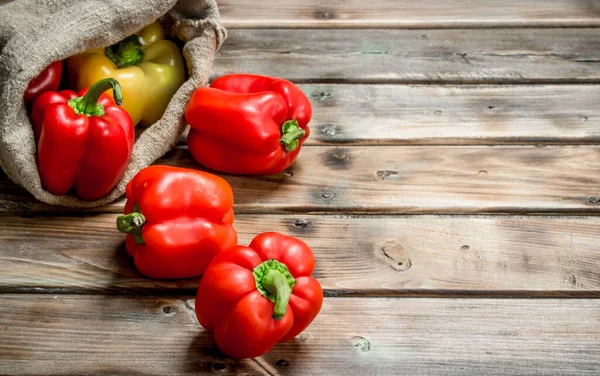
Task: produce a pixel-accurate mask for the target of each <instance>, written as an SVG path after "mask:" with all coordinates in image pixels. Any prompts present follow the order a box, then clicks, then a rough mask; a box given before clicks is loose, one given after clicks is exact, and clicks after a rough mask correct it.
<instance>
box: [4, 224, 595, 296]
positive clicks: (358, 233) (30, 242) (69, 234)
mask: <svg viewBox="0 0 600 376" xmlns="http://www.w3.org/2000/svg"><path fill="white" fill-rule="evenodd" d="M115 218H116V215H115V214H101V215H94V216H87V217H81V216H77V217H69V216H61V217H39V218H14V217H0V244H2V246H1V247H2V249H1V252H0V292H2V293H14V292H44V293H57V292H61V293H85V294H90V293H93V294H97V293H129V294H157V293H158V294H162V293H175V294H180V293H182V292H185V293H188V294H193V293H195V289H196V288H197V285H198V278H195V279H188V280H177V281H160V280H152V279H148V278H144V277H142V276H141V275H140V274H139V273H138V272H137V271H136V270H135V267H134V266H133V262H132V261H131V259H130V258H129V256H128V255H127V252H126V251H125V247H124V244H123V240H124V238H125V236H124V235H123V234H120V233H118V232H117V230H116V229H115ZM235 225H236V229H237V230H238V233H239V236H240V244H248V243H249V242H250V240H251V239H252V238H253V237H254V236H255V235H257V234H259V233H261V232H264V231H279V232H282V233H285V234H289V235H292V236H297V237H300V238H302V239H304V240H305V241H306V242H307V243H308V244H309V245H310V246H311V247H312V249H313V250H314V252H315V255H316V258H317V260H318V263H317V269H316V272H315V276H316V277H317V278H318V279H319V281H320V282H321V283H322V285H323V287H324V288H325V289H326V290H327V291H326V294H327V295H339V294H343V295H347V294H353V295H365V296H373V295H388V296H392V295H403V296H473V295H479V296H519V297H542V296H543V297H583V296H587V297H600V271H599V270H598V268H597V265H599V264H600V252H598V229H599V228H600V217H514V216H513V217H464V216H418V217H370V216H368V217H345V216H302V215H285V216H284V215H239V216H237V218H236V224H235Z"/></svg>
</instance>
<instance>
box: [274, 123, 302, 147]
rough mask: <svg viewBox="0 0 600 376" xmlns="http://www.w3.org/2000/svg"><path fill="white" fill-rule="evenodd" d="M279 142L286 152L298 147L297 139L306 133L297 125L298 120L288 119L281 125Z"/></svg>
mask: <svg viewBox="0 0 600 376" xmlns="http://www.w3.org/2000/svg"><path fill="white" fill-rule="evenodd" d="M281 134H282V135H281V140H280V142H281V144H282V145H283V146H284V147H285V151H287V152H288V153H289V152H290V151H293V150H294V149H296V148H297V147H298V140H300V139H301V138H302V137H304V135H305V134H306V131H305V130H304V129H302V128H300V126H299V125H298V120H296V119H292V120H288V121H286V122H285V123H283V125H282V126H281Z"/></svg>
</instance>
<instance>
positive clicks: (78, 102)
mask: <svg viewBox="0 0 600 376" xmlns="http://www.w3.org/2000/svg"><path fill="white" fill-rule="evenodd" d="M111 88H112V89H113V93H114V97H115V100H116V102H117V103H121V101H122V96H121V89H120V86H119V83H118V82H117V81H116V80H114V79H112V78H107V79H103V80H100V81H98V82H97V83H95V84H94V85H93V86H92V87H91V88H90V89H89V91H87V90H85V89H84V90H82V91H80V92H79V97H76V98H72V96H73V95H72V92H69V91H66V92H63V93H62V94H61V93H56V92H46V93H44V94H42V95H40V96H39V97H38V98H37V99H36V100H35V102H34V104H33V108H32V111H33V112H32V119H33V122H34V133H38V132H40V130H41V132H40V138H39V142H38V155H37V159H38V169H39V173H40V178H41V181H42V186H43V187H44V188H45V189H47V190H48V191H50V192H52V193H54V194H57V195H63V194H66V193H67V192H68V191H69V190H71V188H75V194H76V195H77V196H79V197H80V198H82V199H84V200H96V199H99V198H102V197H104V196H106V195H107V194H108V193H109V192H110V191H111V190H112V189H113V188H114V187H115V185H117V183H118V182H119V180H120V179H121V177H122V176H123V173H124V172H125V168H126V167H127V164H128V163H129V160H130V158H131V153H132V151H133V141H134V130H133V123H132V122H131V117H130V116H129V114H127V112H125V111H124V110H123V109H121V108H120V107H118V106H117V105H116V104H115V101H113V100H112V98H110V97H109V96H108V95H106V94H102V93H103V92H105V91H106V90H108V89H111ZM70 98H72V99H70ZM40 118H41V119H43V120H42V122H41V124H42V126H41V127H40V122H39V119H40Z"/></svg>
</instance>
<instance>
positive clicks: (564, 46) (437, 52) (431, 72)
mask: <svg viewBox="0 0 600 376" xmlns="http://www.w3.org/2000/svg"><path fill="white" fill-rule="evenodd" d="M599 61H600V33H598V30H597V29H593V28H587V29H586V28H581V29H499V30H495V29H484V30H477V31H476V32H474V31H473V30H468V29H458V30H455V29H452V30H390V29H369V30H356V29H354V30H349V29H344V30H336V29H328V30H311V29H298V30H289V29H269V30H261V29H234V30H230V32H229V37H228V39H227V43H225V44H224V45H223V47H222V48H221V50H220V51H219V54H217V56H216V59H215V64H214V69H213V77H216V76H221V75H224V74H229V73H239V72H245V73H259V74H267V75H271V76H278V77H284V78H287V79H290V80H292V81H295V82H321V83H322V82H345V83H420V82H427V83H442V82H443V83H504V84H506V83H548V82H558V83H560V82H570V83H575V82H596V83H597V82H600V64H598V62H599Z"/></svg>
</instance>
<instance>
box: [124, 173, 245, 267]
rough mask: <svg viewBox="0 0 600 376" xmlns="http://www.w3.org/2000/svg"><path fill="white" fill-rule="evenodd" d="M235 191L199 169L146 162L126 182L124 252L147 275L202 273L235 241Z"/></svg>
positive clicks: (223, 181) (234, 243)
mask: <svg viewBox="0 0 600 376" xmlns="http://www.w3.org/2000/svg"><path fill="white" fill-rule="evenodd" d="M232 224H233V191H232V190H231V186H230V185H229V184H228V183H227V182H226V181H225V180H224V179H222V178H220V177H218V176H215V175H212V174H209V173H207V172H203V171H197V170H190V169H185V168H179V167H170V166H150V167H146V168H145V169H143V170H142V171H140V172H139V173H138V174H137V175H136V176H135V177H134V178H133V179H132V180H131V181H130V182H129V184H127V203H126V204H125V215H122V216H119V217H118V218H117V228H118V229H119V231H121V232H125V233H127V234H128V235H127V241H126V246H127V252H128V253H129V255H130V256H132V257H133V259H134V262H135V266H136V267H137V269H138V270H139V271H140V272H141V273H142V274H144V275H146V276H148V277H151V278H188V277H193V276H197V275H200V274H202V273H204V270H205V269H206V266H207V265H208V264H209V263H210V261H211V260H212V258H213V257H214V256H215V255H216V254H218V253H219V252H220V251H221V250H223V249H227V248H231V247H234V246H235V245H236V244H237V233H236V232H235V230H234V229H233V226H232Z"/></svg>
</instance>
